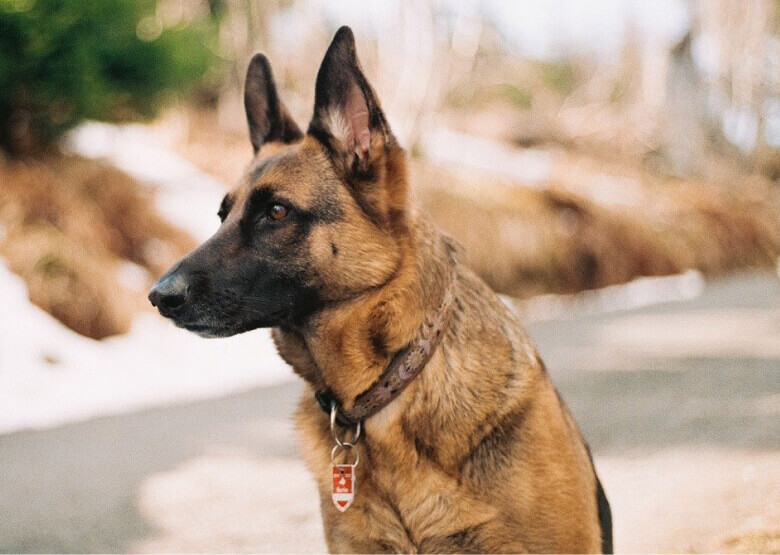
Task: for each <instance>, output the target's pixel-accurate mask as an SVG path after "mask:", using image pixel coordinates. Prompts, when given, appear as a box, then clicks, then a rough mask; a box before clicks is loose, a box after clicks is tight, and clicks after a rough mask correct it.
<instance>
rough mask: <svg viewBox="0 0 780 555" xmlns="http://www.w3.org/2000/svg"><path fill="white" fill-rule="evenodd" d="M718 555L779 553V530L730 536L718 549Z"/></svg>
mask: <svg viewBox="0 0 780 555" xmlns="http://www.w3.org/2000/svg"><path fill="white" fill-rule="evenodd" d="M718 551H719V552H720V553H780V530H773V531H757V532H747V533H744V534H740V535H738V536H732V537H730V538H727V539H726V540H725V541H723V542H722V544H721V546H720V547H718Z"/></svg>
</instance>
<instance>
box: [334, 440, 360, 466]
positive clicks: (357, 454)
mask: <svg viewBox="0 0 780 555" xmlns="http://www.w3.org/2000/svg"><path fill="white" fill-rule="evenodd" d="M339 449H344V450H345V451H346V450H349V449H355V462H354V463H352V466H357V465H358V463H359V462H360V451H358V450H357V449H356V448H355V445H354V444H352V443H350V442H348V441H345V442H344V443H340V444H338V445H334V446H333V449H331V450H330V464H336V463H335V462H334V461H335V459H336V453H337V452H338V450H339ZM345 464H346V463H345Z"/></svg>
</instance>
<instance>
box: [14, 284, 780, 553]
mask: <svg viewBox="0 0 780 555" xmlns="http://www.w3.org/2000/svg"><path fill="white" fill-rule="evenodd" d="M530 328H531V332H532V334H533V336H534V337H535V339H536V341H537V342H538V345H539V348H540V351H541V353H542V355H543V357H544V358H545V360H546V362H547V365H548V368H549V370H550V372H551V374H552V376H553V379H554V380H555V382H556V384H558V386H559V388H560V390H561V392H562V395H563V397H564V398H565V399H566V401H567V402H568V403H569V405H570V407H571V408H572V410H573V412H574V414H575V416H576V418H577V419H578V421H579V422H580V424H581V426H582V428H583V430H584V433H585V435H586V437H587V438H588V439H589V441H590V443H591V446H592V448H593V451H594V454H595V458H596V465H597V467H598V470H599V473H600V475H601V477H602V481H603V483H604V487H605V489H606V491H607V495H608V496H609V498H610V500H611V503H612V507H613V513H614V520H615V546H616V550H617V551H618V552H624V553H628V552H645V551H654V552H689V551H690V552H702V551H715V550H718V551H732V552H748V551H775V552H777V551H780V470H779V469H780V379H779V378H780V281H778V279H777V277H776V276H774V275H769V274H761V275H748V274H746V275H742V276H738V277H734V278H731V279H728V280H725V281H719V282H715V283H708V284H707V286H706V287H705V291H704V293H703V295H701V296H700V297H698V298H696V299H693V300H690V301H685V302H677V303H670V304H667V305H657V306H654V307H649V308H644V309H640V310H634V311H629V312H618V313H612V314H603V315H599V316H587V317H586V316H577V315H572V316H571V317H568V318H565V319H559V320H555V321H550V322H543V323H536V324H533V325H532V326H530ZM299 389H300V385H299V384H298V383H295V382H293V383H289V384H284V385H279V386H274V387H268V388H259V389H254V390H251V391H247V392H244V393H241V394H236V395H232V396H229V397H224V398H220V399H212V400H205V401H198V402H194V403H190V404H182V405H176V406H170V407H165V408H159V409H152V410H146V411H142V412H137V413H133V414H127V415H119V416H111V417H104V418H98V419H94V420H91V421H88V422H83V423H78V424H70V425H65V426H62V427H59V428H55V429H51V430H46V431H38V432H18V433H12V434H7V435H3V436H0V551H5V552H32V551H35V552H57V551H76V552H119V551H141V552H181V551H187V552H222V551H229V552H249V551H253V552H321V551H323V550H324V549H325V546H324V542H323V540H322V530H321V525H320V523H319V515H318V511H319V508H318V501H317V499H316V492H315V489H314V485H313V482H312V480H311V478H310V477H309V476H308V474H307V473H306V471H305V469H304V467H303V464H302V462H301V459H300V455H299V453H298V450H297V447H296V445H295V438H294V435H293V431H292V428H291V424H290V421H289V414H290V412H291V411H292V408H293V405H294V402H295V399H296V397H297V395H298V392H299Z"/></svg>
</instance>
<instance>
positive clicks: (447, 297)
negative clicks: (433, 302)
mask: <svg viewBox="0 0 780 555" xmlns="http://www.w3.org/2000/svg"><path fill="white" fill-rule="evenodd" d="M454 284H455V279H454V275H453V277H452V279H450V282H449V284H448V286H447V288H446V290H445V291H444V295H443V296H442V299H441V302H440V303H439V306H438V307H437V308H436V310H435V311H434V312H433V313H432V314H429V315H428V316H426V318H425V320H423V324H422V326H420V328H419V329H418V330H417V334H416V335H415V337H414V339H412V341H411V342H410V343H409V345H407V346H406V347H404V348H403V349H401V350H400V351H398V352H397V353H396V354H395V356H393V359H392V360H391V361H390V364H389V365H388V367H387V368H385V371H384V372H382V374H381V375H380V376H379V378H377V379H376V381H375V382H374V383H373V384H371V386H369V388H368V389H366V390H365V391H364V392H363V393H361V394H360V395H358V396H357V397H356V398H355V404H354V405H353V406H352V408H351V409H350V410H345V409H344V408H343V406H342V404H341V403H340V402H339V400H338V399H337V398H336V396H335V395H334V393H333V392H332V391H331V390H330V389H323V390H320V391H317V392H316V393H315V394H314V397H315V398H316V399H317V402H318V403H319V405H320V407H321V408H322V410H323V411H325V412H326V413H327V414H330V412H331V409H332V408H333V406H334V403H335V406H336V408H337V413H336V414H337V421H338V423H339V424H340V425H342V426H352V425H355V424H357V423H358V422H361V421H363V420H365V419H366V418H368V417H370V416H373V415H375V414H376V413H378V412H379V411H380V410H382V409H383V408H385V407H386V406H387V405H389V404H390V402H391V401H392V400H393V399H395V398H396V397H398V396H399V395H400V394H401V392H402V391H403V390H404V389H405V388H406V386H408V385H409V384H410V383H411V382H412V380H413V379H414V378H416V377H417V375H418V374H419V373H420V372H421V371H422V369H423V368H424V367H425V365H426V364H427V363H428V361H429V360H430V359H431V357H432V356H433V353H434V352H435V351H436V347H438V346H439V344H440V343H441V341H442V339H444V334H445V332H446V331H447V329H448V328H449V325H450V321H451V320H452V312H453V310H452V308H453V306H452V305H453V300H454V291H453V290H454Z"/></svg>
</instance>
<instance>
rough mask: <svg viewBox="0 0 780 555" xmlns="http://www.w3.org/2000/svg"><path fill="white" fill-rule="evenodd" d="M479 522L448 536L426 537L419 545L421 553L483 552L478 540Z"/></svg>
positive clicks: (480, 526)
mask: <svg viewBox="0 0 780 555" xmlns="http://www.w3.org/2000/svg"><path fill="white" fill-rule="evenodd" d="M481 528H482V525H481V524H477V525H476V526H469V527H468V528H464V529H463V530H460V531H458V532H455V533H454V534H450V535H449V536H444V537H439V538H430V539H426V540H425V541H423V542H422V544H421V545H420V552H422V553H483V552H484V548H483V547H482V546H481V545H480V542H479V531H480V529H481Z"/></svg>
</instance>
